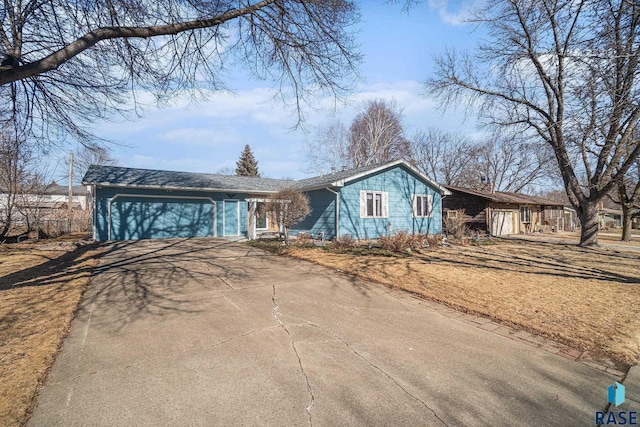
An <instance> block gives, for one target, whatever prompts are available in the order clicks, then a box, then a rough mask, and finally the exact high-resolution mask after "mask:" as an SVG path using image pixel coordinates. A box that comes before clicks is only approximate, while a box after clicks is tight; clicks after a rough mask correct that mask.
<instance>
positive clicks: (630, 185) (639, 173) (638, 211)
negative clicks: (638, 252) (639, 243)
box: [609, 159, 640, 242]
mask: <svg viewBox="0 0 640 427" xmlns="http://www.w3.org/2000/svg"><path fill="white" fill-rule="evenodd" d="M615 193H617V194H616V195H615V196H613V195H611V194H609V197H610V198H611V200H613V202H614V203H616V204H618V205H620V208H621V209H622V238H621V240H623V241H625V242H628V241H630V240H631V225H632V223H633V219H634V218H640V159H636V161H635V163H634V165H633V166H632V167H631V169H629V170H628V171H627V174H626V175H625V176H624V178H623V179H622V180H620V182H619V183H618V185H617V188H616V191H615Z"/></svg>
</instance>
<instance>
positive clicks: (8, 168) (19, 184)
mask: <svg viewBox="0 0 640 427" xmlns="http://www.w3.org/2000/svg"><path fill="white" fill-rule="evenodd" d="M31 157H32V150H31V147H29V146H28V145H27V143H26V142H25V141H24V140H22V139H20V138H18V137H16V135H15V134H14V133H13V132H12V131H11V129H10V128H8V127H4V128H2V129H0V239H4V238H5V237H6V236H7V234H8V233H9V232H10V231H11V226H12V225H13V223H14V220H15V218H16V216H17V214H18V213H19V211H18V203H19V201H20V196H21V195H24V194H25V193H26V191H27V188H26V187H28V186H29V184H30V182H32V181H33V180H32V179H31V178H32V171H31V169H30V161H31Z"/></svg>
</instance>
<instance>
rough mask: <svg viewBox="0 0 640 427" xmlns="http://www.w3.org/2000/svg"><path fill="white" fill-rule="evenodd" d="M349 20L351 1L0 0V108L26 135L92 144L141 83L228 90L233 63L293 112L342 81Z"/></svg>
mask: <svg viewBox="0 0 640 427" xmlns="http://www.w3.org/2000/svg"><path fill="white" fill-rule="evenodd" d="M357 19H358V12H357V9H356V7H355V5H354V3H353V2H351V1H348V0H335V1H316V0H262V1H257V2H251V1H248V0H240V1H238V0H196V1H187V2H185V1H181V0H163V1H155V0H105V1H102V0H100V1H97V2H89V3H87V2H69V1H62V0H48V1H21V0H7V1H4V2H3V3H2V4H0V23H1V25H2V27H1V31H0V60H1V61H2V62H1V63H0V97H1V98H2V99H4V102H2V103H0V119H2V120H9V119H12V120H13V121H14V124H15V126H16V128H17V129H20V130H21V131H22V130H24V132H25V135H26V137H27V138H28V139H34V140H41V141H45V142H49V143H51V142H53V143H55V142H56V141H59V140H60V139H61V138H64V137H65V136H70V137H73V138H75V139H76V140H77V141H80V142H82V143H88V142H91V141H92V140H94V136H93V135H92V134H91V130H90V126H91V124H93V123H94V122H95V121H96V120H99V119H104V118H108V117H111V116H112V115H113V114H119V113H122V114H126V113H127V112H129V111H131V110H132V109H135V108H137V106H138V104H137V100H138V94H140V93H141V92H146V91H149V92H151V93H153V94H154V95H155V96H156V99H157V100H158V101H159V102H162V101H167V100H170V99H172V97H173V95H174V94H176V93H178V92H185V91H191V90H194V89H195V90H214V91H215V90H220V89H226V84H225V71H226V67H227V66H229V65H239V64H242V65H245V66H246V69H247V70H248V71H249V72H251V73H252V74H253V75H254V77H256V78H259V79H269V80H271V81H273V82H275V84H276V85H277V89H279V91H280V93H281V94H282V96H283V99H285V98H287V97H288V96H289V95H292V96H293V97H294V98H295V100H296V101H295V105H296V106H297V107H298V113H299V118H301V116H300V114H301V110H300V107H301V103H303V102H304V100H305V99H307V97H308V96H310V95H314V94H316V93H318V92H319V91H322V92H327V91H328V92H331V93H332V94H334V95H336V96H340V95H342V94H344V93H345V91H346V90H347V89H348V87H349V83H350V81H352V79H353V77H354V75H355V74H354V71H355V68H356V64H357V62H358V61H359V57H358V54H357V53H355V46H354V37H353V31H354V30H353V25H352V24H353V23H354V22H356V20H357ZM200 93H201V94H205V93H206V91H201V92H200Z"/></svg>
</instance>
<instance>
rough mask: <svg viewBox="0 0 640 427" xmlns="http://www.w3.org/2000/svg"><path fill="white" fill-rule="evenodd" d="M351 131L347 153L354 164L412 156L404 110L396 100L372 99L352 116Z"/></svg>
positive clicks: (356, 165) (380, 161)
mask: <svg viewBox="0 0 640 427" xmlns="http://www.w3.org/2000/svg"><path fill="white" fill-rule="evenodd" d="M349 134H350V135H349V146H348V147H347V153H348V155H349V159H350V160H351V162H352V164H353V166H355V167H361V166H367V165H370V164H375V163H382V162H386V161H389V160H397V159H409V158H410V156H411V145H410V144H409V141H408V140H407V139H406V138H405V136H404V129H403V128H402V112H401V111H400V110H399V109H398V107H397V106H396V103H395V102H393V101H392V102H387V101H384V100H374V101H369V102H368V103H367V105H366V107H365V110H364V111H363V112H362V113H360V114H358V116H356V118H355V119H354V120H353V123H352V124H351V128H350V129H349Z"/></svg>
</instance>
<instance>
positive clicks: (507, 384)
mask: <svg viewBox="0 0 640 427" xmlns="http://www.w3.org/2000/svg"><path fill="white" fill-rule="evenodd" d="M446 310H447V309H445V308H444V307H440V306H438V305H437V304H433V303H428V302H424V301H421V300H418V299H415V298H412V297H411V296H409V295H407V294H404V293H401V292H396V291H390V290H388V289H386V288H384V287H382V286H379V285H375V284H371V283H366V282H363V281H360V280H356V279H352V278H350V277H347V276H345V275H343V274H341V273H339V272H336V271H333V270H331V269H327V268H324V267H319V266H316V265H313V264H310V263H307V262H302V261H296V260H293V259H290V258H286V257H279V256H274V255H270V254H267V253H265V252H262V251H259V250H256V249H252V248H251V247H249V246H247V245H245V244H242V243H231V242H225V241H221V240H213V239H190V240H165V241H160V240H156V241H138V242H119V243H113V244H111V245H109V246H107V248H106V253H105V255H104V257H103V258H102V261H101V266H100V268H99V272H98V273H97V274H96V275H95V277H94V278H93V280H92V283H91V285H90V288H89V290H88V292H87V293H86V295H85V297H84V299H83V302H82V304H81V308H80V311H79V312H78V315H77V317H76V319H75V320H74V321H73V323H72V327H71V332H70V334H69V336H68V338H67V339H66V341H65V343H64V348H63V350H62V352H61V354H60V355H59V356H58V359H57V361H56V363H55V365H54V367H53V369H52V372H51V374H50V377H49V379H48V381H47V384H46V385H45V387H44V389H43V390H42V391H41V393H40V396H39V399H38V406H37V408H36V410H35V413H34V414H33V417H32V418H31V420H30V425H32V426H39V425H78V426H86V425H113V426H116V425H118V426H119V425H291V426H293V425H311V424H314V425H332V426H333V425H427V426H439V425H447V426H473V425H491V426H530V425H540V426H547V425H549V426H552V425H557V426H574V425H593V424H594V419H595V418H594V416H595V412H596V411H602V410H603V409H604V408H605V406H606V403H607V402H606V388H607V386H609V385H610V384H612V383H613V381H614V380H616V379H618V378H617V377H615V376H613V375H610V374H607V373H604V372H602V371H599V370H596V369H592V368H590V367H588V366H586V365H584V364H581V363H577V362H574V361H570V360H567V359H565V358H563V357H560V356H558V355H556V354H553V353H551V352H549V351H545V350H542V349H539V348H534V347H532V346H530V345H526V344H523V343H521V342H518V341H516V340H513V339H509V338H507V337H504V336H502V335H500V334H498V333H496V332H490V331H486V330H484V329H482V328H481V327H479V325H476V324H474V323H473V322H469V321H468V319H465V317H464V316H462V317H459V318H454V317H452V316H451V313H448V314H447V313H445V311H446Z"/></svg>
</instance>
